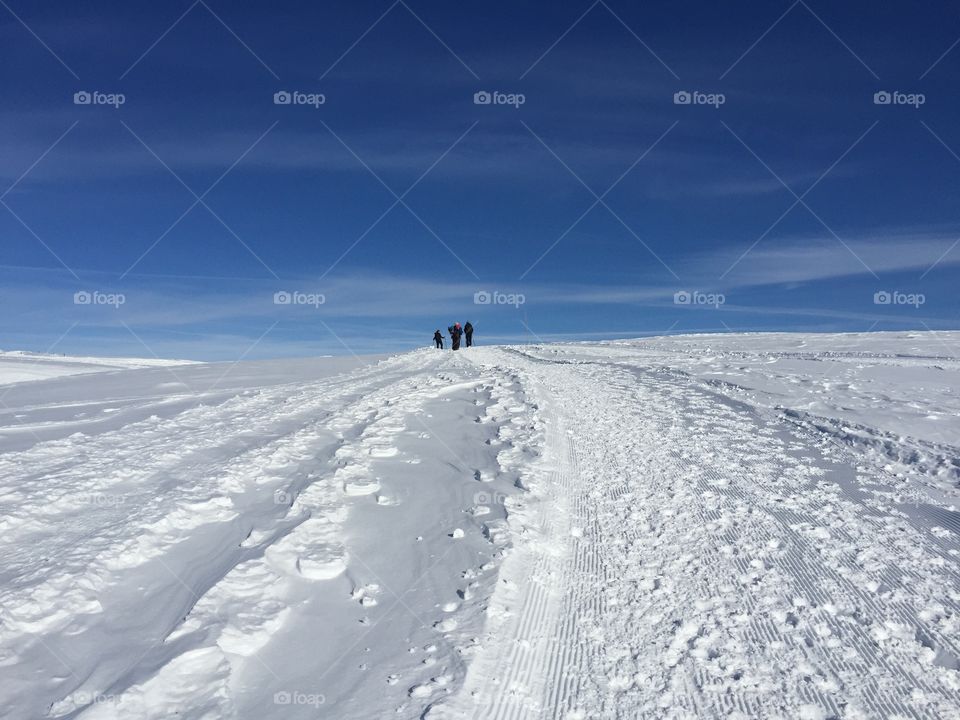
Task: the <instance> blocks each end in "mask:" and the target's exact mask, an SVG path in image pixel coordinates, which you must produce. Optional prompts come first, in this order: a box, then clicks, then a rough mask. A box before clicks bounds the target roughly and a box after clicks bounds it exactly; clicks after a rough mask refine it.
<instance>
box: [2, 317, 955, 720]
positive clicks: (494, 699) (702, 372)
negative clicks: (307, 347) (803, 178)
mask: <svg viewBox="0 0 960 720" xmlns="http://www.w3.org/2000/svg"><path fill="white" fill-rule="evenodd" d="M958 349H960V333H875V334H847V335H805V334H739V335H738V334H726V335H694V336H677V337H669V338H649V339H644V340H631V341H617V342H602V343H572V344H542V345H524V346H512V347H506V346H504V347H473V348H470V349H465V350H461V351H458V352H456V353H454V352H451V351H440V350H434V349H432V348H431V349H422V350H417V351H413V352H409V353H405V354H401V355H396V356H393V357H349V358H323V359H307V360H276V361H258V362H242V363H234V364H231V363H209V364H206V363H197V364H159V363H152V362H149V361H146V362H140V361H130V362H127V363H124V362H123V361H116V360H103V361H99V360H96V359H90V358H84V359H70V358H45V357H18V356H11V355H10V354H9V353H7V354H4V355H3V356H2V357H0V383H4V384H3V385H2V387H0V506H2V515H0V717H3V718H16V719H20V718H24V719H26V718H29V719H33V718H44V717H50V718H82V719H83V720H97V719H101V718H158V719H159V718H170V717H174V716H176V717H182V718H187V719H191V720H199V719H200V718H204V719H206V718H258V719H264V720H269V719H270V718H283V719H284V720H287V719H290V718H293V719H296V718H317V717H324V718H326V717H329V718H342V719H345V720H351V719H356V720H360V719H363V720H368V719H369V718H385V717H396V718H421V717H426V718H430V720H437V719H448V718H496V719H500V720H507V719H519V718H566V719H568V720H577V719H586V718H693V717H697V718H807V719H815V718H820V719H824V720H826V719H827V718H851V719H859V718H957V717H960V568H958V560H960V542H958V532H960V513H958V507H957V505H960V501H958V490H960V454H958V441H957V438H958V431H960V399H958V397H957V388H960V382H958V379H960V378H958V373H960V361H958V359H957V356H956V351H957V350H958ZM30 362H33V367H26V365H29V363H30Z"/></svg>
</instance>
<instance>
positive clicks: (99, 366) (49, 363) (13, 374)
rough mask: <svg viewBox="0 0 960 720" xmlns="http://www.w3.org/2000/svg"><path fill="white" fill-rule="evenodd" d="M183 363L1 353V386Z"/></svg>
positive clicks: (141, 359)
mask: <svg viewBox="0 0 960 720" xmlns="http://www.w3.org/2000/svg"><path fill="white" fill-rule="evenodd" d="M187 362H188V361H186V360H160V359H148V358H95V357H71V356H65V355H49V354H43V353H30V352H23V351H4V350H0V385H6V384H9V383H19V382H24V381H26V380H46V379H48V378H54V377H60V376H63V375H79V374H82V373H90V372H103V371H106V370H120V369H130V368H146V367H170V366H176V365H184V364H187Z"/></svg>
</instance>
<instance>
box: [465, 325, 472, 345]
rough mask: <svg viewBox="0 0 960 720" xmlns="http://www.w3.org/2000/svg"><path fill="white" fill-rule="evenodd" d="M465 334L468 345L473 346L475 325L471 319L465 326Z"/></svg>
mask: <svg viewBox="0 0 960 720" xmlns="http://www.w3.org/2000/svg"><path fill="white" fill-rule="evenodd" d="M463 335H464V337H466V339H467V347H471V346H472V345H473V325H471V324H470V321H469V320H467V324H466V325H464V326H463Z"/></svg>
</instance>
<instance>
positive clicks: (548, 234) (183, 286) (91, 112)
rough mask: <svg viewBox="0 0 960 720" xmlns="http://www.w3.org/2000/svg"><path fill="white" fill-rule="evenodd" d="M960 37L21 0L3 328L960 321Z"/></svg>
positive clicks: (722, 14)
mask: <svg viewBox="0 0 960 720" xmlns="http://www.w3.org/2000/svg"><path fill="white" fill-rule="evenodd" d="M958 38H960V9H958V7H957V6H956V5H955V4H951V3H936V2H931V3H924V4H923V5H922V6H921V7H918V6H917V5H916V4H913V3H908V2H889V3H883V4H879V5H875V6H870V7H869V8H868V9H865V8H864V7H863V6H860V7H855V6H854V4H842V5H837V4H836V3H833V4H831V3H825V2H822V1H815V0H804V1H803V2H794V3H791V2H789V1H785V2H769V3H758V2H754V3H739V2H734V3H723V4H716V3H707V2H657V3H644V4H643V5H641V6H637V5H636V4H634V3H625V2H619V1H617V0H603V1H598V2H589V1H588V2H576V3H574V2H556V3H550V4H549V5H547V4H544V3H533V2H483V3H472V2H466V3H440V2H427V1H425V0H404V1H403V2H399V1H398V2H394V3H392V4H391V2H390V0H387V1H385V2H361V3H342V2H339V3H323V2H320V3H307V2H283V1H282V0H281V1H280V2H269V3H268V2H256V1H255V2H247V3H242V4H231V3H222V2H217V1H216V0H202V1H198V2H192V0H184V1H183V2H180V1H177V2H167V3H148V2H126V3H119V2H116V3H114V2H89V3H87V2H84V3H75V2H74V3H68V2H45V3H27V2H23V0H3V2H2V3H0V45H2V47H3V48H4V62H3V64H2V66H0V82H2V87H3V100H4V102H3V105H2V108H0V147H2V152H0V158H2V161H0V175H2V177H0V196H2V205H0V238H2V244H0V294H2V302H3V305H4V308H5V310H6V312H4V314H3V317H2V319H0V347H2V348H4V349H29V350H36V351H47V350H51V351H54V352H64V353H98V354H115V355H124V354H129V355H151V354H155V355H158V356H164V357H188V358H197V359H236V358H239V357H251V358H252V357H266V356H284V355H309V354H314V353H344V352H356V353H365V352H376V351H378V350H383V351H393V350H399V349H406V348H411V347H416V346H420V345H425V344H427V343H429V341H430V337H431V335H432V332H433V330H434V329H435V328H437V327H441V328H445V327H446V326H447V325H449V324H451V323H452V322H453V321H455V320H459V321H461V322H463V321H465V320H471V321H473V323H474V325H476V326H477V337H478V339H479V340H481V341H489V342H501V341H526V340H531V339H544V340H554V339H561V338H570V339H593V338H612V337H636V336H640V335H646V334H660V333H666V332H670V333H678V332H728V331H731V330H736V331H745V330H797V331H860V330H896V329H917V330H924V329H932V330H939V329H955V328H957V326H958V323H957V317H958V309H960V303H958V297H957V292H956V286H957V282H956V277H957V270H958V263H960V245H956V246H955V243H956V242H957V240H958V238H960V218H958V217H957V205H956V199H955V198H956V197H957V195H958V191H960V131H958V128H960V122H958V120H960V99H958V93H957V90H956V83H955V82H954V80H955V78H956V77H957V73H958V71H960V46H958V45H957V41H958ZM95 91H96V92H98V93H102V95H100V96H97V98H96V99H95V100H94V102H91V103H90V104H75V93H78V92H89V93H93V92H95ZM282 91H286V92H291V93H292V92H299V93H303V94H304V95H305V96H306V95H309V94H314V95H318V94H322V95H323V99H324V102H323V103H322V104H320V103H318V102H316V103H314V104H313V105H311V104H275V102H274V94H275V93H278V92H282ZM481 91H487V92H494V91H496V92H499V93H503V94H504V96H509V95H511V94H512V95H518V94H519V95H522V98H523V102H522V104H519V105H518V104H517V102H514V104H496V103H490V104H476V103H475V93H478V92H481ZM682 92H687V93H691V94H692V93H698V94H697V95H692V97H694V98H695V100H694V101H693V102H691V103H687V104H683V103H681V104H678V103H677V102H676V99H677V98H676V97H675V94H676V93H682ZM878 92H888V93H891V94H892V95H891V96H890V97H891V98H892V101H891V102H890V103H882V102H881V103H880V104H878V103H877V102H876V100H875V94H876V93H878ZM894 93H899V94H894ZM117 94H122V96H123V103H122V104H120V105H119V106H116V107H115V106H114V105H111V104H98V100H100V101H104V102H107V103H109V102H110V101H111V98H110V97H108V96H110V95H117ZM884 97H885V96H880V99H881V100H882V99H884ZM684 98H685V96H682V95H681V96H679V99H681V100H682V99H684ZM113 100H114V101H115V100H116V98H113ZM721 101H722V104H721ZM921 103H922V104H921ZM114 104H116V102H114ZM284 292H286V293H291V294H292V295H290V296H287V297H292V298H293V301H292V302H290V303H286V304H284V303H280V304H278V303H277V302H275V295H276V294H277V293H284ZM78 293H80V294H81V295H79V296H78V295H77V294H78ZM83 293H86V295H83ZM478 293H487V294H486V295H479V296H478V295H477V294H478ZM77 297H79V298H80V302H77V300H76V298H77ZM320 297H322V300H323V302H322V303H320V302H318V301H317V298H320ZM478 297H479V299H480V300H481V301H482V300H487V299H489V300H491V302H489V303H481V304H477V298H478ZM84 298H89V299H91V302H89V303H84V302H82V301H83V299H84ZM120 300H122V303H121V302H120ZM521 301H522V302H521ZM686 301H689V302H686ZM886 301H889V302H886Z"/></svg>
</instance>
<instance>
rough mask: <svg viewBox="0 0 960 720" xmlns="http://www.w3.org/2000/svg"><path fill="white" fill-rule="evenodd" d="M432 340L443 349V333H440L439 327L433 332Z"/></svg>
mask: <svg viewBox="0 0 960 720" xmlns="http://www.w3.org/2000/svg"><path fill="white" fill-rule="evenodd" d="M433 341H434V342H435V343H436V344H437V347H438V348H440V349H441V350H443V335H441V334H440V330H439V329H438V330H437V331H436V332H435V333H434V334H433Z"/></svg>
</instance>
